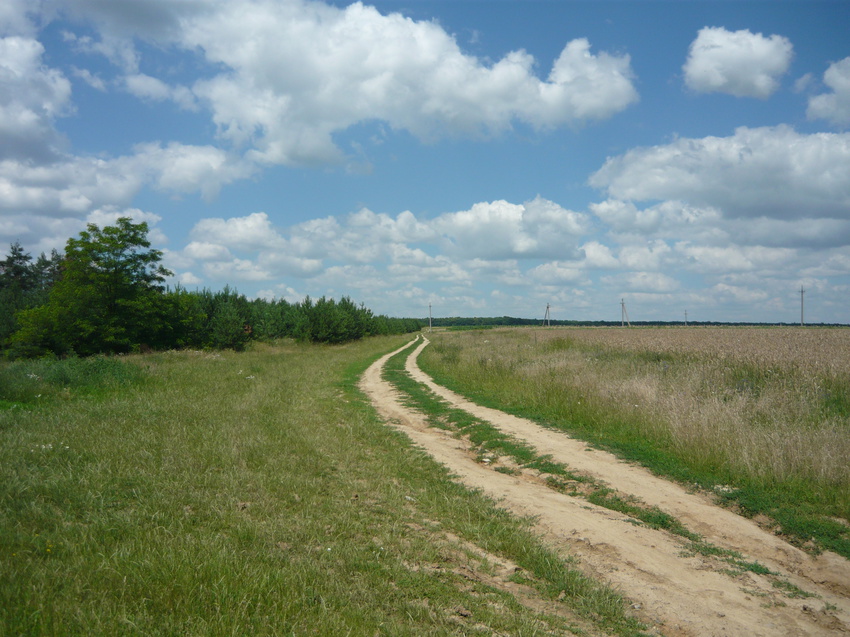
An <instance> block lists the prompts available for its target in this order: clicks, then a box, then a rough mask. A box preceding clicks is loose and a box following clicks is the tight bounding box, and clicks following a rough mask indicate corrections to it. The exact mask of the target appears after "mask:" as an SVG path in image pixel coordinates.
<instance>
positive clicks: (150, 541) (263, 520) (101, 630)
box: [0, 337, 639, 637]
mask: <svg viewBox="0 0 850 637" xmlns="http://www.w3.org/2000/svg"><path fill="white" fill-rule="evenodd" d="M407 338H408V337H387V338H377V339H366V340H364V341H362V342H359V343H355V344H351V345H346V346H336V347H328V346H308V345H296V344H293V343H280V344H278V345H274V346H271V345H268V346H265V345H264V346H256V347H255V348H254V349H252V350H251V351H248V352H244V353H240V354H236V353H232V352H224V353H210V352H167V353H159V354H149V355H144V356H128V357H121V358H94V359H86V360H76V359H69V360H67V361H35V362H25V363H15V364H8V363H4V364H0V635H19V634H26V635H115V634H128V635H134V634H140V635H178V634H179V635H188V634H192V635H195V634H197V635H248V634H251V635H306V634H317V635H368V636H370V637H371V636H372V635H393V636H395V635H460V634H464V635H466V634H479V633H480V634H503V635H504V634H510V635H541V634H547V635H549V634H590V635H595V634H602V633H605V634H623V635H628V634H635V633H637V632H639V626H638V625H637V624H636V623H635V622H634V621H632V620H630V619H629V618H628V617H627V613H626V610H625V603H624V602H623V600H622V599H620V598H619V597H618V596H617V595H616V594H614V593H612V592H611V591H607V590H605V589H604V588H603V587H600V586H598V585H593V584H592V583H588V582H587V581H585V580H582V579H581V578H578V577H577V574H576V573H575V571H574V570H572V567H571V565H570V563H569V562H567V561H564V560H563V559H561V558H559V557H558V556H556V555H554V554H553V553H551V552H550V551H549V550H548V549H547V548H546V547H545V546H543V545H541V543H540V542H539V541H538V540H537V539H536V538H535V537H534V536H533V535H532V534H531V532H530V524H531V523H530V521H528V520H518V519H515V518H513V517H511V516H509V515H508V514H506V513H505V512H503V511H501V510H500V509H498V508H496V507H495V506H494V504H493V503H492V502H491V501H489V500H487V499H485V498H483V497H481V496H480V495H478V494H475V493H471V492H469V491H468V490H466V489H464V488H462V487H460V486H458V485H457V484H455V483H454V482H453V481H452V480H451V479H450V478H449V476H447V475H446V472H445V471H444V470H443V469H442V468H441V467H440V466H438V465H437V464H435V463H434V462H433V461H432V460H431V459H430V458H429V457H428V456H426V455H425V454H424V453H423V452H421V451H418V450H416V449H414V448H412V447H411V446H410V445H409V442H408V441H407V439H406V438H405V437H404V436H402V435H401V434H399V433H397V432H395V431H394V430H392V429H391V428H388V427H386V426H385V425H384V424H383V423H381V422H379V421H378V420H377V418H376V416H375V413H374V411H373V409H372V408H371V406H369V405H368V404H366V402H365V399H364V398H363V396H362V395H361V394H360V392H359V391H358V390H357V389H356V380H357V378H358V377H359V374H360V373H361V372H362V371H363V370H364V369H365V368H366V366H367V365H368V364H369V362H371V361H372V360H374V359H375V358H377V357H378V356H379V355H380V354H383V353H385V352H388V351H391V350H392V349H394V348H396V347H398V346H399V345H400V344H402V343H403V342H405V341H406V340H407ZM503 562H507V563H508V564H513V565H514V567H513V575H511V576H510V579H511V580H512V583H513V585H514V586H515V587H519V589H521V590H524V591H526V593H525V594H526V595H535V596H537V598H538V599H540V600H544V601H546V602H547V603H548V604H550V606H546V607H545V608H547V609H552V608H554V609H556V610H557V612H555V611H552V612H549V611H548V610H541V607H540V606H539V605H538V607H537V608H536V610H530V609H529V608H528V607H526V606H523V605H521V604H519V603H518V602H517V597H516V596H515V595H514V594H512V593H511V592H509V591H508V590H506V588H505V587H504V586H499V585H497V584H498V582H497V579H498V578H497V577H495V573H496V571H498V563H503ZM558 599H562V600H563V601H561V602H558V601H557V600H558Z"/></svg>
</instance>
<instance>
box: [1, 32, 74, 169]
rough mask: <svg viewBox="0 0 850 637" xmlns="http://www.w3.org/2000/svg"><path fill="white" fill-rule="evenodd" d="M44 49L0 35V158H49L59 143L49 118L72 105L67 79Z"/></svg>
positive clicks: (27, 40)
mask: <svg viewBox="0 0 850 637" xmlns="http://www.w3.org/2000/svg"><path fill="white" fill-rule="evenodd" d="M43 54H44V47H43V46H42V45H41V43H39V42H37V41H36V40H33V39H30V38H24V37H17V36H12V37H7V38H0V159H9V158H19V159H21V160H24V161H32V160H35V161H38V162H43V161H49V160H51V159H54V158H55V157H56V155H57V154H58V152H59V151H58V147H59V146H61V145H62V143H63V142H62V139H61V137H60V136H59V135H58V134H57V133H56V131H55V130H54V128H53V121H54V119H55V118H56V117H59V116H61V115H64V114H66V113H67V112H68V110H69V108H70V98H71V83H70V82H69V81H68V79H67V78H66V77H65V76H64V75H62V73H61V72H59V71H57V70H56V69H49V68H47V67H45V66H44V64H43V62H42V56H43Z"/></svg>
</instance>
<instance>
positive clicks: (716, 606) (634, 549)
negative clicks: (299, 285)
mask: <svg viewBox="0 0 850 637" xmlns="http://www.w3.org/2000/svg"><path fill="white" fill-rule="evenodd" d="M413 343H414V342H411V343H410V344H408V345H407V346H405V347H404V348H401V349H402V350H403V349H405V348H407V347H410V346H411V345H413ZM427 345H428V341H427V339H422V340H421V341H420V342H419V344H418V347H416V349H414V350H413V351H412V353H411V355H410V356H409V358H408V360H407V364H406V368H407V371H408V372H409V373H410V374H411V375H412V376H413V377H414V378H415V379H416V380H418V381H419V382H422V383H425V384H426V385H427V386H428V387H429V388H430V389H431V390H432V391H434V392H435V393H436V394H438V395H439V396H440V397H441V398H443V399H444V400H446V401H448V402H449V403H451V404H452V406H454V407H456V408H461V409H465V410H467V411H469V412H470V413H472V414H473V415H474V416H476V417H478V418H480V419H482V420H486V421H488V422H489V423H491V424H492V425H493V426H495V427H498V428H499V429H501V430H502V431H504V432H505V433H508V434H510V435H512V436H514V437H516V438H518V439H521V440H523V441H525V442H526V443H527V444H530V445H531V446H533V447H535V448H537V449H538V450H539V451H541V452H542V453H546V454H549V455H551V457H552V459H553V460H554V461H557V462H560V463H562V464H565V465H567V466H569V467H570V468H571V469H573V470H576V471H579V472H581V473H584V474H587V475H591V476H593V477H595V478H596V479H597V480H600V481H602V482H604V483H606V484H607V485H608V486H610V487H611V488H613V489H616V490H617V491H619V492H621V493H624V494H631V495H633V496H635V497H637V498H639V499H640V500H642V501H643V502H645V503H646V504H648V505H655V506H658V507H659V508H660V509H661V510H663V511H664V512H665V513H668V514H670V515H672V516H674V517H676V518H677V519H678V520H679V521H681V522H682V523H683V524H684V525H685V526H686V527H687V528H688V530H690V531H693V532H695V533H698V534H699V535H701V536H702V537H703V538H704V539H705V540H706V541H707V542H709V543H711V544H713V545H714V546H717V547H721V548H724V549H729V550H734V551H737V552H738V553H740V554H741V555H742V556H743V558H744V560H745V561H747V562H757V563H759V564H761V565H763V566H765V567H767V568H768V569H769V570H770V571H771V572H772V573H773V574H774V575H769V576H768V575H759V574H756V573H752V572H749V571H747V572H744V573H740V572H738V573H736V572H733V570H732V569H730V567H729V564H728V563H727V562H724V561H723V560H722V559H720V558H718V557H712V556H704V555H694V554H693V553H692V552H688V551H687V542H686V541H685V540H684V539H683V538H681V537H679V536H676V535H673V534H671V533H669V532H666V531H663V530H654V529H650V528H648V527H646V526H641V525H637V524H635V523H634V520H632V519H631V518H629V517H628V516H625V515H622V514H620V513H617V512H614V511H611V510H608V509H604V508H600V507H597V506H594V505H593V504H590V503H589V502H587V501H586V500H584V499H582V498H578V497H571V496H568V495H565V494H563V493H560V492H557V491H554V490H552V489H550V488H549V487H547V486H546V485H545V484H543V483H542V482H541V481H540V480H539V479H537V478H536V476H535V475H533V473H531V472H525V471H524V472H522V473H521V474H519V475H507V474H505V473H500V472H497V471H495V470H494V468H493V466H492V463H491V464H487V463H482V462H478V461H477V460H476V454H474V453H472V452H470V449H469V445H468V444H467V442H466V441H465V440H463V439H458V438H456V437H454V436H452V435H451V434H450V433H447V432H445V431H443V430H440V429H435V428H432V427H429V426H428V425H427V424H426V421H425V418H424V417H423V416H422V415H420V414H418V413H417V412H415V411H412V410H411V409H409V408H407V407H404V406H403V405H401V403H400V402H399V400H398V395H397V392H396V391H395V389H394V388H393V387H392V386H391V385H390V384H389V383H387V382H385V381H384V380H383V379H382V378H381V370H382V368H383V365H384V363H385V362H386V360H387V359H389V358H390V357H391V356H392V355H393V354H395V353H396V352H393V353H391V354H388V355H387V356H384V357H383V358H381V359H380V360H378V361H376V362H375V363H374V364H373V365H372V366H371V367H370V368H369V369H368V370H367V371H366V372H365V374H364V375H363V378H362V380H361V388H362V389H363V390H364V392H366V393H367V395H369V396H370V398H371V399H372V401H373V403H374V405H375V407H376V408H377V410H378V411H379V413H380V414H381V415H382V417H383V418H385V419H386V421H387V422H388V423H389V424H391V425H393V426H395V427H398V428H400V429H402V430H403V431H404V432H405V433H406V434H407V435H408V436H409V437H410V438H411V439H412V440H413V441H414V442H415V443H416V444H417V445H419V446H421V447H422V448H424V449H425V450H426V451H428V453H430V454H431V455H432V456H433V457H434V458H435V459H437V460H438V461H439V462H441V463H442V464H444V465H445V466H446V467H447V468H448V469H449V470H450V471H451V472H452V473H453V474H455V475H457V476H458V479H459V480H461V481H462V482H463V483H464V484H467V485H468V486H470V487H473V488H477V489H480V490H482V491H483V492H485V493H486V494H488V495H490V496H491V497H493V498H494V499H495V500H497V501H498V502H499V504H500V505H501V506H502V507H504V508H506V509H508V510H510V511H513V512H515V513H517V514H519V515H525V516H533V517H534V518H536V519H537V520H538V524H537V528H538V531H539V532H540V533H541V534H542V535H543V536H544V537H545V539H546V541H547V543H548V544H550V545H552V546H554V547H556V548H557V550H559V551H562V552H563V553H564V554H565V555H566V554H570V555H573V556H577V557H578V558H579V560H580V564H581V568H582V569H584V570H585V572H587V573H588V574H591V575H593V576H594V577H597V578H601V579H603V580H605V581H607V582H609V583H610V584H611V585H613V586H614V587H615V588H617V589H618V590H619V591H620V592H621V593H622V594H623V595H624V596H626V597H627V598H628V599H629V600H630V601H631V602H632V607H633V608H634V609H635V613H636V614H637V615H638V616H639V617H640V618H641V619H642V620H643V621H644V622H646V623H647V624H648V625H649V626H651V627H652V632H655V633H657V634H661V635H668V636H684V635H706V636H712V637H713V636H715V635H718V636H719V635H747V636H756V635H763V636H769V635H782V636H791V635H801V636H803V635H836V634H850V562H848V561H847V560H845V559H844V558H842V557H840V556H837V555H835V554H832V553H824V554H821V555H820V556H817V557H813V556H811V555H809V554H808V553H806V552H804V551H801V550H799V549H797V548H795V547H793V546H791V545H790V544H788V543H786V542H784V541H783V540H782V539H781V538H779V537H777V536H776V535H774V534H772V533H771V532H769V531H766V530H764V529H762V528H760V527H759V526H758V525H757V524H756V523H754V522H753V521H751V520H748V519H745V518H742V517H740V516H738V515H735V514H734V513H732V512H730V511H728V510H726V509H723V508H721V507H718V506H715V505H714V504H713V503H712V502H711V501H710V499H709V498H708V497H707V496H705V495H701V494H695V493H691V492H689V491H687V490H686V489H684V488H683V487H681V486H679V485H677V484H674V483H671V482H667V481H665V480H662V479H660V478H657V477H655V476H653V475H652V474H650V473H649V472H648V471H646V470H645V469H643V468H641V467H638V466H635V465H631V464H628V463H625V462H623V461H620V460H618V459H617V458H615V457H614V456H612V455H611V454H608V453H606V452H604V451H600V450H595V449H592V448H590V447H588V446H587V445H586V444H585V443H583V442H580V441H577V440H574V439H572V438H570V437H569V436H567V435H565V434H563V433H560V432H554V431H551V430H548V429H545V428H542V427H540V426H538V425H536V424H534V423H533V422H531V421H528V420H524V419H521V418H517V417H515V416H511V415H509V414H505V413H503V412H500V411H497V410H494V409H488V408H485V407H481V406H478V405H475V404H473V403H471V402H469V401H467V400H466V399H465V398H464V397H462V396H459V395H457V394H455V393H453V392H451V391H449V390H447V389H445V388H443V387H441V386H439V385H436V384H435V383H434V382H433V381H432V380H431V379H430V378H429V377H428V376H427V375H426V374H424V373H423V372H422V371H421V370H420V369H419V367H418V366H417V364H416V357H417V356H418V354H419V352H420V351H421V350H422V349H423V348H424V347H426V346H427ZM397 351H401V350H397ZM800 591H802V592H803V593H804V594H805V596H803V595H802V594H801V593H800Z"/></svg>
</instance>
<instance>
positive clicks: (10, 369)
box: [0, 356, 144, 406]
mask: <svg viewBox="0 0 850 637" xmlns="http://www.w3.org/2000/svg"><path fill="white" fill-rule="evenodd" d="M143 377H144V373H143V371H142V370H141V369H140V368H139V367H137V366H135V365H131V364H128V363H127V362H125V361H124V360H121V359H119V358H114V357H106V356H92V357H89V358H77V357H75V356H73V357H68V358H64V359H56V358H39V359H36V360H20V361H14V362H11V363H0V401H5V403H6V404H7V405H8V406H11V405H34V404H36V403H44V402H45V401H48V400H50V399H53V398H63V399H67V398H70V397H71V396H72V395H74V394H83V395H91V394H96V393H99V392H102V391H105V390H109V389H115V388H118V387H126V386H129V385H132V384H134V383H136V382H138V381H139V380H140V379H141V378H143Z"/></svg>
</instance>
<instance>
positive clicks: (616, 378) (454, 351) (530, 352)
mask: <svg viewBox="0 0 850 637" xmlns="http://www.w3.org/2000/svg"><path fill="white" fill-rule="evenodd" d="M429 338H431V340H432V347H429V348H426V350H425V351H424V352H423V355H422V356H420V366H421V367H422V368H423V369H424V370H425V371H426V372H428V373H429V374H431V375H432V376H433V377H434V378H435V380H437V382H439V383H441V384H444V385H446V386H448V387H450V388H452V389H454V390H456V391H458V392H460V393H462V394H465V395H467V396H469V397H471V398H472V399H474V400H476V401H477V402H480V403H482V404H486V405H488V406H491V407H496V408H500V409H503V410H505V411H508V412H510V413H514V414H517V415H521V416H525V417H529V418H532V419H534V420H537V421H538V422H540V423H541V424H544V425H546V426H550V427H554V428H558V429H562V430H565V431H567V432H568V433H570V434H571V435H573V436H576V437H578V438H582V439H584V440H587V441H589V442H590V443H591V444H594V445H597V446H599V447H600V448H605V449H608V450H611V451H614V452H615V453H617V454H619V455H620V456H621V457H623V458H625V459H628V460H631V461H636V462H639V463H641V464H643V465H645V466H647V467H649V468H650V469H652V470H653V471H655V472H657V473H659V474H661V475H665V476H668V477H671V478H673V479H676V480H679V481H681V482H684V483H687V484H690V485H693V487H694V488H701V489H705V490H708V491H711V492H712V493H713V494H714V495H715V496H716V497H717V499H718V500H719V501H721V502H723V503H724V504H726V505H727V506H730V507H732V508H734V509H736V510H738V511H740V512H741V513H743V514H744V515H747V516H750V517H754V518H756V519H757V520H759V521H760V522H761V523H762V524H763V525H765V526H768V527H770V528H772V529H773V530H775V532H777V533H780V534H783V535H785V536H786V537H787V538H788V539H789V540H790V541H792V542H793V543H795V544H797V545H799V546H801V547H803V548H806V549H808V550H811V551H815V552H816V551H820V550H823V549H830V550H834V551H836V552H838V553H840V554H842V555H844V556H845V557H850V524H848V519H850V462H848V458H850V330H847V329H840V328H839V329H820V328H805V329H797V328H731V327H724V328H720V327H718V328H702V327H687V328H685V327H676V328H673V327H670V328H572V327H570V328H526V329H494V330H482V331H462V332H434V333H432V334H429Z"/></svg>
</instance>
